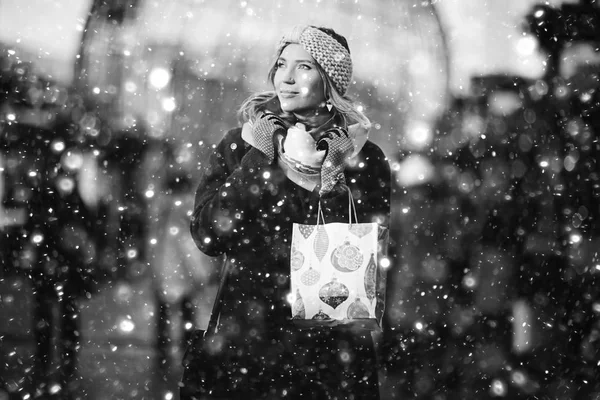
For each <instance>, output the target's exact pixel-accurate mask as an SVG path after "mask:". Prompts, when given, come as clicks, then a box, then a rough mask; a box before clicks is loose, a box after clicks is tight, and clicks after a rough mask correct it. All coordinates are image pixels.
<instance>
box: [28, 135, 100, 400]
mask: <svg viewBox="0 0 600 400" xmlns="http://www.w3.org/2000/svg"><path fill="white" fill-rule="evenodd" d="M71 128H72V127H70V126H69V125H68V124H66V125H65V124H58V125H57V127H56V128H55V132H57V133H58V134H57V135H53V137H63V138H66V137H69V135H68V134H67V132H66V130H69V129H71ZM50 133H51V132H40V133H38V134H36V137H35V141H34V142H35V143H36V144H37V145H39V146H36V148H35V149H34V151H33V153H34V154H35V153H36V151H43V154H44V157H38V158H37V161H38V162H40V163H41V164H40V165H38V169H37V171H38V172H39V173H38V174H37V176H36V178H35V182H33V194H32V196H31V199H30V201H29V206H28V211H29V213H30V218H29V220H28V222H27V224H26V226H25V229H26V231H27V232H29V234H30V237H31V239H32V240H31V242H32V243H33V252H34V257H33V259H34V263H33V266H32V274H31V278H32V285H33V292H34V337H35V340H36V346H37V347H36V358H35V362H36V364H35V366H34V374H33V379H34V382H33V383H34V384H35V387H36V391H37V395H42V396H44V395H48V394H53V395H54V396H55V397H57V398H65V399H68V398H70V397H69V396H70V394H71V393H72V392H73V391H74V390H75V386H76V384H77V377H76V369H77V353H78V349H79V345H80V340H81V338H80V310H79V302H80V301H81V300H82V299H83V298H84V297H85V296H87V295H88V294H89V291H90V290H91V286H93V275H94V271H95V260H96V248H95V234H96V228H97V226H96V225H95V221H96V216H95V210H94V209H93V208H92V207H89V206H88V205H86V204H85V202H84V201H83V199H82V197H81V195H80V191H79V188H78V184H79V177H78V174H79V173H80V171H81V166H82V165H83V163H85V162H86V158H85V154H84V153H83V152H79V151H76V149H77V144H76V143H74V142H70V141H68V140H65V141H64V142H61V143H62V145H61V146H54V147H51V148H49V146H48V145H49V144H50V143H53V142H51V140H49V139H50V138H49V137H48V135H50ZM30 150H31V149H30ZM38 154H39V153H38ZM55 333H58V348H57V349H54V346H53V336H54V334H55ZM57 356H58V365H57V366H56V369H54V365H53V364H54V358H55V357H57ZM54 371H57V372H58V377H57V378H58V380H57V381H58V383H59V385H60V387H58V386H56V387H52V388H50V387H49V385H50V384H51V383H52V382H53V381H55V380H54V379H55V373H54Z"/></svg>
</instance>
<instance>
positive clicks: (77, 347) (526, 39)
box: [0, 0, 600, 400]
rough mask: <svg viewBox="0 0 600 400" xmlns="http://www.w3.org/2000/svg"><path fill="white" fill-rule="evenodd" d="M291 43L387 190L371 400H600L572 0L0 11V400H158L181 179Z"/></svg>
mask: <svg viewBox="0 0 600 400" xmlns="http://www.w3.org/2000/svg"><path fill="white" fill-rule="evenodd" d="M301 22H303V23H306V22H308V23H312V24H317V25H325V26H330V27H333V28H334V29H336V30H337V31H339V32H340V33H342V34H343V35H345V36H346V37H347V39H348V41H349V43H350V47H351V51H352V54H353V59H354V62H355V73H354V82H353V84H352V85H351V89H350V95H351V96H353V97H356V98H358V99H359V100H360V102H361V103H362V104H363V106H364V107H365V109H366V111H367V113H368V115H369V116H370V117H371V119H372V120H373V121H374V122H375V127H374V129H373V131H372V133H371V139H372V140H373V141H374V142H376V143H377V144H379V145H380V146H381V147H382V148H383V149H384V151H385V152H386V155H387V156H388V157H389V160H390V163H391V165H392V169H393V172H394V194H393V223H392V226H391V228H392V231H391V232H392V246H391V253H392V265H391V267H390V270H389V274H388V296H387V297H388V298H387V310H386V316H385V320H386V329H385V330H384V332H383V338H382V340H381V354H382V369H381V376H382V388H381V393H382V399H436V400H443V399H488V398H507V399H550V398H552V399H590V400H591V399H596V400H597V399H600V383H599V382H600V362H599V361H598V360H599V359H600V354H599V350H600V300H599V292H600V289H599V288H600V286H599V285H598V279H599V277H600V259H599V255H598V251H599V249H600V222H599V221H598V218H599V217H600V206H599V203H598V199H599V198H600V175H599V173H600V166H599V165H598V159H599V158H598V156H599V151H600V144H599V142H598V135H596V130H597V129H600V126H599V125H598V124H599V123H600V120H599V118H598V117H599V107H600V92H599V90H598V89H599V86H600V84H599V80H598V76H599V75H598V74H599V73H600V53H599V44H600V9H599V6H598V5H596V1H595V0H581V1H559V0H553V1H545V2H543V3H541V2H538V1H535V0H505V1H502V2H492V1H489V2H482V1H479V0H419V1H416V0H377V1H374V0H373V1H368V2H367V1H350V0H290V1H286V2H283V1H278V0H261V1H253V0H249V1H239V0H238V1H230V0H221V1H219V2H207V1H204V0H173V1H170V2H159V1H156V0H79V1H67V0H29V1H27V2H23V1H21V0H1V1H0V93H1V96H0V255H1V262H2V264H1V266H0V399H1V400H4V399H33V398H40V399H46V398H48V399H50V398H52V399H59V398H60V399H63V398H64V399H76V398H78V399H165V400H171V399H177V381H178V379H179V377H180V374H181V369H180V360H181V357H182V349H183V346H184V342H185V340H186V338H187V335H188V334H189V332H190V331H191V330H193V329H196V328H198V327H203V326H205V325H206V323H207V318H208V314H209V311H210V307H211V303H212V299H213V298H214V293H215V288H216V283H217V282H218V269H219V266H220V261H221V260H219V259H211V258H208V257H205V256H203V255H202V254H200V252H199V251H197V250H196V248H195V246H194V244H193V243H192V242H191V241H190V239H189V237H188V236H189V235H188V225H187V221H188V212H189V210H190V209H191V206H192V204H191V202H192V201H193V199H192V195H193V192H194V190H195V184H196V181H197V179H198V171H199V169H200V168H201V167H202V165H203V161H204V160H205V159H206V156H207V154H209V152H210V151H211V146H212V145H214V144H215V143H216V142H217V141H218V140H219V138H220V137H221V136H222V135H223V133H224V132H225V131H226V130H227V129H230V128H232V127H235V126H237V124H238V121H237V119H236V115H235V111H236V108H237V106H238V105H239V104H240V103H241V101H242V100H243V99H244V98H246V96H248V94H249V93H250V92H252V91H254V90H261V89H265V88H267V83H266V72H267V70H268V67H269V65H270V62H271V61H272V57H273V51H274V46H275V43H276V42H277V40H278V39H279V37H280V36H281V33H282V32H283V30H284V29H285V28H286V27H288V26H289V25H291V24H296V23H301Z"/></svg>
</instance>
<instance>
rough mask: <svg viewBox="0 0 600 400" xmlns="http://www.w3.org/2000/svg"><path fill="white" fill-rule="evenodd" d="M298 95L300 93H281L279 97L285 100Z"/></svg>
mask: <svg viewBox="0 0 600 400" xmlns="http://www.w3.org/2000/svg"><path fill="white" fill-rule="evenodd" d="M296 95H298V92H290V91H280V92H279V96H281V97H284V98H290V97H294V96H296Z"/></svg>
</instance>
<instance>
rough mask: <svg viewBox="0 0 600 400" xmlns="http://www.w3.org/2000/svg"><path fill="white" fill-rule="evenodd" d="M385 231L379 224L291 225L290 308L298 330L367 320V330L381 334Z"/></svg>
mask: <svg viewBox="0 0 600 400" xmlns="http://www.w3.org/2000/svg"><path fill="white" fill-rule="evenodd" d="M382 229H384V230H385V228H382V227H380V226H379V225H378V224H377V223H353V224H344V223H329V224H327V223H325V224H319V225H303V224H294V225H293V231H292V249H293V250H292V254H291V259H290V274H291V291H290V304H291V306H292V307H291V308H292V310H291V311H292V319H293V320H294V322H296V323H297V324H298V326H305V325H304V324H305V323H306V324H307V325H306V326H320V325H323V324H325V325H329V326H331V325H337V324H347V323H351V321H353V320H368V321H369V322H368V324H369V327H370V328H369V329H371V328H372V329H379V326H380V323H381V317H382V314H383V308H384V305H383V303H382V302H383V301H384V293H385V271H383V269H382V268H380V267H379V266H378V262H379V260H380V259H381V257H383V256H384V254H383V252H382V251H381V250H382V246H381V244H380V240H387V236H385V237H384V236H381V237H380V236H379V235H378V234H379V233H380V231H381V230H382ZM300 254H301V255H302V257H301V259H302V261H301V262H300ZM311 321H312V322H311ZM311 324H314V325H311Z"/></svg>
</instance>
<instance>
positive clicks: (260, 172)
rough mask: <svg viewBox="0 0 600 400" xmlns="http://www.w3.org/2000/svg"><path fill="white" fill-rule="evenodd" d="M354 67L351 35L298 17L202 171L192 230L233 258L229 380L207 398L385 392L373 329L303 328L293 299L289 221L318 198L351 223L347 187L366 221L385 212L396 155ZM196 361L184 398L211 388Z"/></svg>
mask: <svg viewBox="0 0 600 400" xmlns="http://www.w3.org/2000/svg"><path fill="white" fill-rule="evenodd" d="M351 74H352V61H351V58H350V51H349V48H348V44H347V42H346V39H345V38H344V37H343V36H341V35H339V34H337V33H336V32H334V31H333V30H331V29H327V28H317V27H314V26H302V27H296V28H294V29H293V30H292V32H291V33H290V34H288V35H286V36H284V38H283V39H282V40H281V43H280V46H279V48H278V51H277V58H276V62H275V64H274V65H273V67H272V68H271V70H270V73H269V81H270V82H271V83H272V85H273V89H274V90H273V91H270V92H265V93H258V94H255V95H253V96H251V97H250V98H249V99H247V100H246V101H245V102H244V104H243V105H242V107H241V109H240V115H241V116H242V117H243V119H244V120H245V121H246V122H245V123H244V124H243V126H242V127H241V128H237V129H233V130H231V131H229V132H227V133H226V135H225V136H224V138H223V139H222V141H221V142H220V143H219V144H218V145H217V147H216V148H215V151H214V153H213V154H212V156H211V158H210V161H209V163H208V166H207V167H206V168H205V169H204V170H203V173H202V175H201V177H200V182H199V185H198V189H197V192H196V199H195V205H194V213H193V216H192V221H191V233H192V236H193V238H194V240H195V242H196V245H197V246H198V247H199V249H200V250H202V252H204V253H206V254H208V255H210V256H217V255H221V254H226V255H227V257H228V260H229V261H230V262H231V263H232V265H233V269H232V272H231V276H230V279H229V281H228V285H227V287H226V289H225V291H224V292H225V294H224V298H223V308H222V311H221V317H220V322H219V335H221V336H222V338H223V340H224V342H223V343H224V344H223V345H222V347H220V348H219V351H221V352H222V353H221V354H222V356H223V357H224V359H226V361H224V362H223V363H222V365H221V366H220V368H221V369H222V371H221V372H222V374H220V376H221V378H222V377H225V378H226V379H225V380H223V381H219V382H218V383H216V384H215V386H216V387H215V390H213V391H212V393H211V396H212V397H210V398H238V396H240V397H239V398H241V396H246V398H252V399H255V398H274V399H275V398H277V399H279V398H307V397H306V396H308V397H310V398H321V397H322V398H338V399H346V398H353V399H377V398H378V397H379V394H378V380H377V368H376V362H375V353H374V346H373V340H372V338H371V335H370V332H368V331H350V330H349V329H344V328H328V329H316V330H308V331H307V330H298V328H295V327H294V326H293V325H292V323H291V306H290V304H289V303H288V301H287V297H288V294H289V292H290V281H289V279H290V272H289V268H290V267H289V266H290V263H289V261H290V259H289V257H290V241H291V231H292V224H293V223H294V222H296V223H303V224H315V223H316V221H317V209H318V205H319V202H320V204H321V207H322V210H323V212H324V216H325V220H326V222H328V223H329V222H347V221H348V188H349V189H350V190H351V193H352V195H353V197H354V201H355V204H356V209H357V213H358V221H359V222H379V223H380V224H382V225H386V226H387V224H388V221H389V213H390V168H389V164H388V162H387V160H386V158H385V156H384V154H383V152H382V151H381V150H380V149H379V148H378V147H377V146H376V145H375V144H373V143H372V142H370V141H368V140H367V134H368V128H369V126H370V122H369V120H368V119H367V117H366V116H365V115H364V114H363V113H362V112H361V110H360V107H357V105H356V104H355V103H354V102H353V101H351V100H350V99H349V98H348V97H347V96H346V95H345V94H346V90H347V88H348V85H349V84H350V80H351ZM194 351H195V349H194V348H193V347H192V348H190V349H188V353H189V354H191V355H192V359H193V353H194ZM197 362H201V360H197ZM195 365H198V364H194V362H192V363H190V364H189V365H188V366H187V367H186V370H185V372H184V379H183V382H182V389H181V398H182V399H193V398H207V397H203V396H206V393H201V392H200V391H199V390H198V389H195V385H194V384H195V383H197V380H195V378H194V373H195V371H194V369H195ZM196 379H197V377H196ZM317 394H319V395H320V396H321V397H318V395H317Z"/></svg>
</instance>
